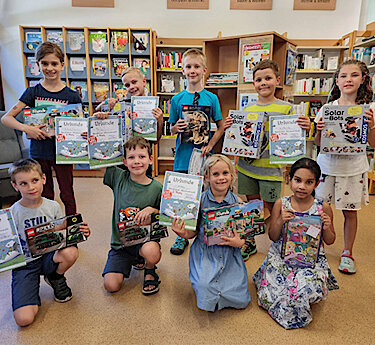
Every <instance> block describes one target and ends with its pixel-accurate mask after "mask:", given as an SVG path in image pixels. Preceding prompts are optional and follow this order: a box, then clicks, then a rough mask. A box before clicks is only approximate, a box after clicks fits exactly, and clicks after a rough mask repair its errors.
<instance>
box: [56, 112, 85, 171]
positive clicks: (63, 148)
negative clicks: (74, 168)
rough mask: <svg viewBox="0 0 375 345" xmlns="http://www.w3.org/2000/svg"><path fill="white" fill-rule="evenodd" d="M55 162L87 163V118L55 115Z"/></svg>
mask: <svg viewBox="0 0 375 345" xmlns="http://www.w3.org/2000/svg"><path fill="white" fill-rule="evenodd" d="M55 121H56V128H55V131H56V164H88V163H89V155H88V143H87V140H86V139H84V138H83V137H82V134H83V133H87V132H88V120H87V119H85V118H80V117H56V119H55Z"/></svg>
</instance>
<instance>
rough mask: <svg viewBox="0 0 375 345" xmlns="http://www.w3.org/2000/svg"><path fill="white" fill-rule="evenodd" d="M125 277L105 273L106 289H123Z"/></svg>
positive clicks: (109, 290)
mask: <svg viewBox="0 0 375 345" xmlns="http://www.w3.org/2000/svg"><path fill="white" fill-rule="evenodd" d="M123 280H124V279H123V278H122V279H120V278H119V277H117V276H113V275H112V274H111V273H107V274H106V275H104V289H105V290H106V291H107V292H117V291H119V290H120V289H121V286H122V282H123Z"/></svg>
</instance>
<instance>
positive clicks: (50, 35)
mask: <svg viewBox="0 0 375 345" xmlns="http://www.w3.org/2000/svg"><path fill="white" fill-rule="evenodd" d="M46 41H48V42H52V43H56V44H63V43H64V38H63V32H62V30H56V29H54V30H48V29H47V30H46Z"/></svg>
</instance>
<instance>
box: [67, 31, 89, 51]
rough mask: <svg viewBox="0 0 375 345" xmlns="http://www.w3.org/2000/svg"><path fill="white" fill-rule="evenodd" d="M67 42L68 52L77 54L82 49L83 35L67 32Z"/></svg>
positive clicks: (81, 33) (78, 32)
mask: <svg viewBox="0 0 375 345" xmlns="http://www.w3.org/2000/svg"><path fill="white" fill-rule="evenodd" d="M67 41H68V46H69V48H70V50H71V51H74V52H77V51H80V50H81V49H82V48H83V44H84V42H85V35H84V33H83V31H67Z"/></svg>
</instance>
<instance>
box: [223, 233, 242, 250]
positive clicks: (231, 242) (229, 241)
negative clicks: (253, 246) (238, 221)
mask: <svg viewBox="0 0 375 345" xmlns="http://www.w3.org/2000/svg"><path fill="white" fill-rule="evenodd" d="M233 234H234V236H233V237H228V236H221V237H220V238H221V239H222V240H224V241H225V242H221V243H219V246H231V247H235V248H241V247H242V246H243V245H244V244H245V240H244V239H241V238H240V236H239V235H238V233H237V231H236V229H233Z"/></svg>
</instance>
